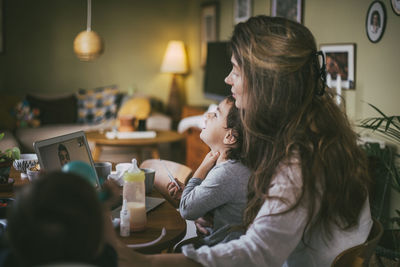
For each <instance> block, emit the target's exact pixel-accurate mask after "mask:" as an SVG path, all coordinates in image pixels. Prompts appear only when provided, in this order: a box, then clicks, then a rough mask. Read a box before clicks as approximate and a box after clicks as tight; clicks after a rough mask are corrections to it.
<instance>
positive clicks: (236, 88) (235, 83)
mask: <svg viewBox="0 0 400 267" xmlns="http://www.w3.org/2000/svg"><path fill="white" fill-rule="evenodd" d="M231 62H232V71H231V72H230V73H229V75H228V76H227V77H226V78H225V83H227V84H229V85H230V86H231V92H232V95H233V97H234V98H235V100H236V101H235V105H236V107H237V108H239V109H243V108H246V103H245V97H244V90H243V79H242V72H241V70H240V68H239V66H238V64H237V61H236V59H235V57H234V56H233V55H232V58H231Z"/></svg>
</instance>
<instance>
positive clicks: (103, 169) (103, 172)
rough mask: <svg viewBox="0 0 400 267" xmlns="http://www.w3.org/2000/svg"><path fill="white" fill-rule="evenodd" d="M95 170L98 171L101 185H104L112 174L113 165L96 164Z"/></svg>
mask: <svg viewBox="0 0 400 267" xmlns="http://www.w3.org/2000/svg"><path fill="white" fill-rule="evenodd" d="M94 168H95V169H96V173H97V177H98V178H99V183H100V185H102V184H103V183H104V182H105V180H107V177H108V175H109V174H110V173H111V169H112V164H111V162H95V163H94Z"/></svg>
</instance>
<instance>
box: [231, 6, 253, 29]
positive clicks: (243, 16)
mask: <svg viewBox="0 0 400 267" xmlns="http://www.w3.org/2000/svg"><path fill="white" fill-rule="evenodd" d="M233 12H234V18H235V19H234V20H235V24H237V23H239V22H242V21H246V20H247V19H248V18H250V17H251V0H234V7H233Z"/></svg>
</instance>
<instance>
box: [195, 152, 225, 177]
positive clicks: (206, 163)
mask: <svg viewBox="0 0 400 267" xmlns="http://www.w3.org/2000/svg"><path fill="white" fill-rule="evenodd" d="M218 157H219V152H212V151H210V152H208V153H207V155H206V156H205V157H204V159H203V162H202V163H201V164H200V166H199V168H198V169H197V170H196V172H195V173H194V174H193V177H194V178H200V179H204V178H206V176H207V174H208V172H209V171H210V170H211V168H212V167H214V165H215V163H216V162H217V159H218Z"/></svg>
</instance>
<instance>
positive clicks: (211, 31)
mask: <svg viewBox="0 0 400 267" xmlns="http://www.w3.org/2000/svg"><path fill="white" fill-rule="evenodd" d="M200 25H201V26H200V27H201V29H200V34H201V36H200V40H201V45H200V49H201V50H200V59H201V66H203V67H204V66H205V63H206V58H207V43H208V42H215V41H217V39H218V3H217V2H212V3H207V4H204V5H203V6H202V7H201V22H200Z"/></svg>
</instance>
